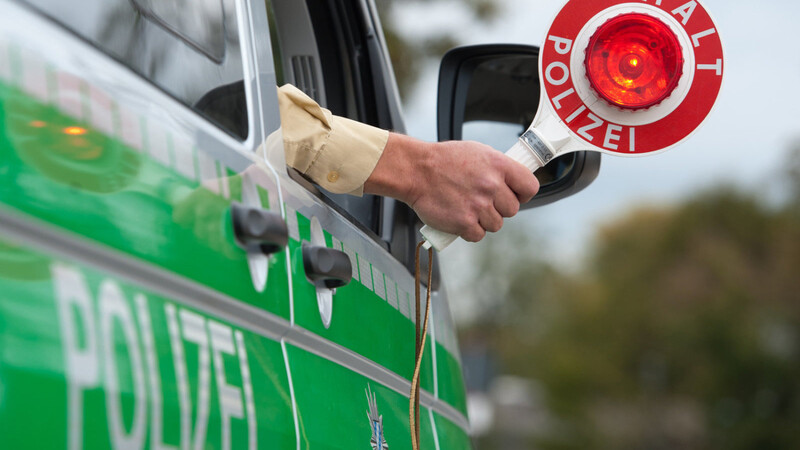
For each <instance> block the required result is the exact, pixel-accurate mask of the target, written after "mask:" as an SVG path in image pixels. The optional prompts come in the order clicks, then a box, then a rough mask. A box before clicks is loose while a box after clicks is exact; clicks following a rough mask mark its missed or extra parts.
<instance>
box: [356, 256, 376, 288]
mask: <svg viewBox="0 0 800 450" xmlns="http://www.w3.org/2000/svg"><path fill="white" fill-rule="evenodd" d="M356 257H357V258H358V272H359V274H360V281H361V284H363V285H364V286H365V287H366V288H367V289H369V290H370V291H372V290H374V289H375V287H374V285H373V284H372V268H371V267H370V264H369V261H367V259H366V258H364V257H363V256H361V255H359V254H356Z"/></svg>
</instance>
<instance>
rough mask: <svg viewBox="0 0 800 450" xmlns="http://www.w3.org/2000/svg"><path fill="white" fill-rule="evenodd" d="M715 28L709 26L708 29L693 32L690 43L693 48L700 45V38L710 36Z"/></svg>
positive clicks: (714, 31)
mask: <svg viewBox="0 0 800 450" xmlns="http://www.w3.org/2000/svg"><path fill="white" fill-rule="evenodd" d="M716 32H717V30H716V29H715V28H709V29H708V30H705V31H701V32H699V33H695V34H693V35H692V44H694V46H695V48H697V47H700V39H702V38H704V37H706V36H711V35H712V34H714V33H716Z"/></svg>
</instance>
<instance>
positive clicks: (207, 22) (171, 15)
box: [132, 0, 225, 62]
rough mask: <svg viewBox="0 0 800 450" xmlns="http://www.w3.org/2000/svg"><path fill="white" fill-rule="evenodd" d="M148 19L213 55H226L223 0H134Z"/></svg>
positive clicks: (210, 56)
mask: <svg viewBox="0 0 800 450" xmlns="http://www.w3.org/2000/svg"><path fill="white" fill-rule="evenodd" d="M132 1H133V4H134V5H135V6H137V7H138V9H139V11H140V12H141V13H142V14H144V15H145V16H147V18H148V19H150V20H152V21H154V22H156V23H158V24H160V25H162V26H163V27H164V28H166V29H167V30H168V31H170V32H172V33H174V34H176V35H177V36H179V37H180V38H182V39H184V40H185V41H187V43H189V44H190V45H193V46H195V47H196V48H197V49H198V50H199V51H201V52H203V53H205V54H206V55H208V57H209V58H211V59H213V60H215V61H218V62H221V61H222V59H223V57H224V56H225V27H224V20H223V18H224V17H225V15H224V14H223V10H222V0H171V1H164V0H132Z"/></svg>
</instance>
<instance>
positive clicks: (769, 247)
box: [378, 0, 800, 450]
mask: <svg viewBox="0 0 800 450" xmlns="http://www.w3.org/2000/svg"><path fill="white" fill-rule="evenodd" d="M378 3H379V6H380V7H381V10H382V14H383V16H384V18H383V21H384V27H385V31H386V34H387V40H388V42H389V45H390V52H391V53H392V55H393V58H394V66H395V70H396V71H397V75H398V81H399V83H400V85H401V90H402V92H403V100H404V107H405V114H406V117H407V126H408V130H407V131H408V133H409V134H410V135H412V136H416V137H419V138H422V139H426V140H431V141H433V140H436V139H437V136H436V131H435V130H436V86H437V77H438V61H439V60H440V58H441V56H442V54H443V53H444V52H445V51H446V50H448V49H449V48H452V47H453V46H456V45H466V44H482V43H523V44H530V45H540V44H541V42H542V41H543V37H544V33H545V32H546V29H547V27H548V25H549V23H550V21H551V20H552V18H553V17H554V16H555V14H556V13H557V11H558V9H559V8H560V7H561V5H562V2H561V1H559V0H555V1H543V0H402V1H401V0H378ZM676 4H677V3H676ZM681 4H682V3H681ZM703 4H704V6H705V7H706V8H707V9H708V10H709V11H710V12H711V14H712V16H713V17H714V19H715V21H716V23H717V26H718V30H719V32H720V34H721V36H722V40H723V45H724V46H725V52H726V53H725V57H726V73H725V82H724V84H723V90H722V93H721V96H720V98H719V101H718V102H717V106H716V109H715V110H714V111H713V112H712V114H711V116H710V117H709V118H708V120H707V121H706V123H705V125H704V126H703V127H702V128H701V129H700V131H699V132H698V133H696V134H695V135H694V136H693V137H692V138H691V139H689V140H688V141H687V142H685V143H683V144H682V145H680V146H679V147H677V148H675V149H673V150H670V151H669V152H667V153H663V154H660V155H656V156H650V157H647V158H638V159H628V158H615V157H610V156H604V157H603V162H602V167H601V171H600V175H599V176H598V178H597V180H595V182H594V183H593V184H592V185H590V186H589V187H588V188H587V189H586V190H584V191H583V192H581V193H579V194H577V195H575V196H573V197H570V198H568V199H565V200H562V201H560V202H558V203H556V204H553V205H548V206H544V207H541V208H537V209H533V210H529V211H525V212H523V213H521V214H520V215H518V216H517V217H515V218H513V219H511V220H508V221H507V222H506V226H505V227H504V229H503V230H502V232H500V233H498V234H496V235H492V236H489V237H487V238H486V239H485V240H484V241H482V242H481V243H480V244H466V243H463V242H460V243H458V244H456V245H454V246H452V247H451V248H449V249H448V250H447V251H446V252H445V253H443V254H442V255H441V260H442V266H443V271H444V275H445V280H447V281H446V283H447V288H448V290H449V293H450V296H451V304H452V307H453V309H454V315H455V319H456V321H457V323H458V324H459V329H460V335H461V336H460V338H461V345H462V356H463V359H464V363H465V367H466V376H467V383H468V387H469V391H470V414H471V420H472V423H473V429H474V433H475V443H476V445H477V447H478V448H479V449H481V450H485V449H642V448H647V449H661V448H663V449H796V448H800V106H799V105H800V46H798V44H800V40H799V39H798V38H797V35H796V33H793V32H792V31H793V30H794V28H795V27H796V22H797V20H798V19H800V3H798V2H795V1H789V0H771V1H769V2H753V1H744V0H727V1H723V0H706V1H704V2H703Z"/></svg>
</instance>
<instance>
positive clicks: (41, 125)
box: [28, 120, 47, 128]
mask: <svg viewBox="0 0 800 450" xmlns="http://www.w3.org/2000/svg"><path fill="white" fill-rule="evenodd" d="M28 125H30V126H32V127H33V128H44V127H46V126H47V123H46V122H44V121H42V120H32V121H30V123H28Z"/></svg>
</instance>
